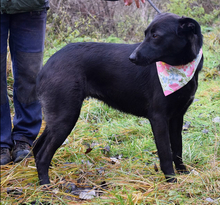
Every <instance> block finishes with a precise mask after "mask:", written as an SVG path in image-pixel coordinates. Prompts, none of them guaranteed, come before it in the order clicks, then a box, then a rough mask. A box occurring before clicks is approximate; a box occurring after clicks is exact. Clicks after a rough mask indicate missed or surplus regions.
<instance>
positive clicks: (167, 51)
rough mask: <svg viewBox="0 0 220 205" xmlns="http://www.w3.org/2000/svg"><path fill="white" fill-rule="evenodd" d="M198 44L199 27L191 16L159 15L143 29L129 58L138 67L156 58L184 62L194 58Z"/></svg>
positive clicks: (173, 62)
mask: <svg viewBox="0 0 220 205" xmlns="http://www.w3.org/2000/svg"><path fill="white" fill-rule="evenodd" d="M201 47H202V34H201V28H200V25H199V24H198V22H197V21H195V20H194V19H192V18H186V17H180V16H178V15H175V14H171V13H163V14H159V15H158V16H157V17H156V18H155V19H154V20H153V21H152V23H151V24H150V25H149V26H148V28H147V29H146V31H145V39H144V41H143V42H142V43H141V44H140V45H139V46H138V47H137V48H136V49H135V51H134V52H133V53H132V54H131V55H130V57H129V59H130V60H131V61H132V62H133V63H135V64H137V65H141V66H146V65H149V64H152V63H155V62H157V61H163V62H165V63H167V64H170V65H184V64H187V63H189V62H191V61H193V59H195V58H196V56H197V54H198V53H199V50H200V48H201Z"/></svg>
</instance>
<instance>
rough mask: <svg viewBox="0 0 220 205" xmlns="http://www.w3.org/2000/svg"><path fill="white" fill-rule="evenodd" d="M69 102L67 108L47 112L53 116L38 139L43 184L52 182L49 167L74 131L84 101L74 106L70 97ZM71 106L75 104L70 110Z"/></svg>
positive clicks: (37, 148) (37, 146)
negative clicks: (57, 151) (56, 153)
mask: <svg viewBox="0 0 220 205" xmlns="http://www.w3.org/2000/svg"><path fill="white" fill-rule="evenodd" d="M68 103H69V104H68V105H67V104H65V106H66V108H65V106H60V108H59V109H58V110H59V111H58V112H56V111H55V112H56V113H53V114H51V113H47V115H50V114H51V116H52V117H51V119H49V118H47V119H48V121H47V127H46V129H45V131H44V132H43V134H42V135H41V136H40V138H39V139H38V140H37V141H36V145H35V148H34V156H35V162H36V167H37V171H38V177H39V180H40V184H41V185H43V184H49V183H50V180H49V176H48V169H49V166H50V163H51V160H52V158H53V155H54V153H55V152H56V150H57V149H58V148H59V147H60V146H61V145H62V143H63V142H64V141H65V139H66V138H67V137H68V135H69V134H70V132H71V131H72V129H73V127H74V126H75V123H76V122H77V119H78V117H79V114H80V109H81V105H82V102H81V103H79V101H78V103H76V104H77V105H75V106H74V102H73V101H71V100H70V99H69V101H68ZM69 106H70V107H69ZM71 106H74V110H73V109H72V110H70V109H69V110H68V108H71ZM62 109H63V111H62ZM71 111H72V112H71ZM61 113H62V114H61ZM47 117H48V116H47ZM52 118H53V119H52Z"/></svg>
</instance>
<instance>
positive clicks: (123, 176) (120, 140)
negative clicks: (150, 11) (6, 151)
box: [1, 38, 220, 205]
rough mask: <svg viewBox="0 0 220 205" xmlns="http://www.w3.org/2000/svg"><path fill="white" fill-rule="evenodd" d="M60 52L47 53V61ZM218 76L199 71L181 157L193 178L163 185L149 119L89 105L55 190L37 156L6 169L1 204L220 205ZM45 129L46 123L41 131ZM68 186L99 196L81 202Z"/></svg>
mask: <svg viewBox="0 0 220 205" xmlns="http://www.w3.org/2000/svg"><path fill="white" fill-rule="evenodd" d="M78 40H79V39H78ZM87 40H88V41H90V40H91V39H87ZM110 40H112V38H111V39H110ZM110 40H107V42H108V41H110ZM116 40H117V39H116ZM80 41H84V39H80ZM62 46H63V44H62V45H60V44H57V46H55V48H53V49H54V50H52V51H51V50H46V52H45V61H46V60H47V59H48V57H49V56H50V55H51V52H52V53H53V52H55V51H56V50H58V49H59V47H62ZM205 52H208V48H207V47H206V48H205ZM207 56H208V58H211V57H210V56H211V54H210V53H208V55H207ZM210 64H211V62H208V63H206V64H205V66H206V67H209V65H210ZM213 78H214V79H213ZM213 78H207V71H206V70H205V71H203V72H202V73H201V75H200V79H199V88H198V91H197V93H196V96H195V99H196V100H195V102H194V103H193V104H192V105H191V107H190V108H189V110H188V111H187V113H186V115H185V118H184V122H190V127H189V129H188V130H186V131H184V132H183V143H184V146H183V158H184V162H185V164H186V165H187V167H188V169H189V170H191V173H190V174H189V175H177V178H178V183H176V184H168V183H166V182H165V181H164V175H163V173H162V172H161V170H160V168H159V160H158V156H157V152H156V146H155V143H154V140H153V134H152V131H151V127H150V124H149V121H148V120H147V119H144V118H137V117H135V116H132V115H127V114H124V113H121V112H118V111H116V110H113V109H111V108H109V107H108V106H106V105H104V104H103V103H101V102H99V101H96V100H94V99H89V100H88V99H87V100H85V101H84V104H83V107H82V110H81V115H80V118H79V120H78V122H77V125H76V126H75V128H74V130H73V131H72V133H71V134H70V136H69V138H68V141H67V142H66V144H65V145H63V146H62V147H61V148H60V149H59V150H58V151H57V152H56V154H55V156H54V158H53V160H52V167H51V169H50V171H49V172H50V179H51V187H50V189H46V188H45V187H42V186H39V185H38V177H37V172H36V167H35V163H34V159H33V158H29V159H25V160H23V161H22V162H20V163H18V164H15V165H12V164H11V165H5V166H1V204H4V205H6V204H121V205H123V204H160V205H162V204H195V205H197V204H219V203H220V148H219V146H220V123H217V122H213V121H214V119H215V118H216V117H220V109H219V107H220V86H219V84H220V77H219V74H218V72H215V75H213ZM44 127H45V123H44V122H43V124H42V129H41V132H42V130H43V128H44ZM88 148H90V149H88ZM89 151H90V152H89ZM87 152H88V153H87ZM85 153H87V154H85ZM112 158H114V159H113V160H115V163H113V162H112ZM66 182H71V183H74V184H76V185H77V186H78V187H82V188H83V187H89V188H95V189H96V190H99V191H100V192H101V193H100V194H99V196H98V197H95V198H93V199H92V200H80V199H79V196H76V195H73V194H72V193H70V191H68V187H67V186H65V185H64V184H65V183H66Z"/></svg>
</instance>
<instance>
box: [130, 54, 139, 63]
mask: <svg viewBox="0 0 220 205" xmlns="http://www.w3.org/2000/svg"><path fill="white" fill-rule="evenodd" d="M129 60H130V61H131V62H132V63H135V62H137V55H136V53H132V54H131V55H130V56H129Z"/></svg>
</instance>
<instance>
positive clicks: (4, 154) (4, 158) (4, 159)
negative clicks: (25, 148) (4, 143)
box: [0, 147, 11, 165]
mask: <svg viewBox="0 0 220 205" xmlns="http://www.w3.org/2000/svg"><path fill="white" fill-rule="evenodd" d="M0 156H1V161H0V165H5V164H8V163H9V162H11V153H10V150H9V148H7V147H1V148H0Z"/></svg>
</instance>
